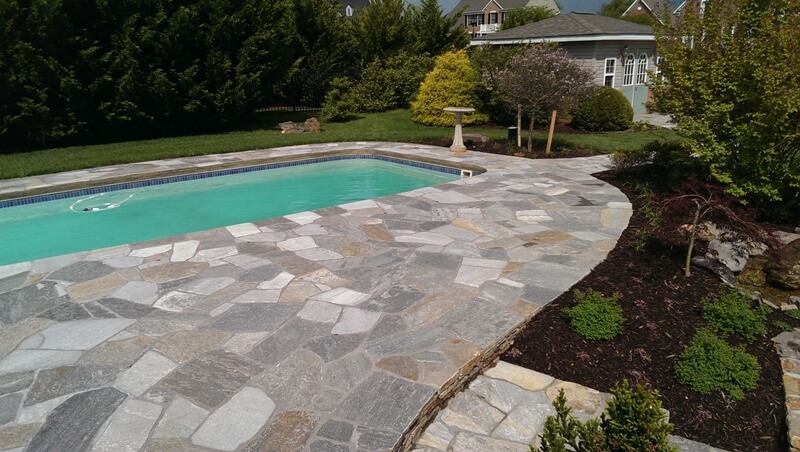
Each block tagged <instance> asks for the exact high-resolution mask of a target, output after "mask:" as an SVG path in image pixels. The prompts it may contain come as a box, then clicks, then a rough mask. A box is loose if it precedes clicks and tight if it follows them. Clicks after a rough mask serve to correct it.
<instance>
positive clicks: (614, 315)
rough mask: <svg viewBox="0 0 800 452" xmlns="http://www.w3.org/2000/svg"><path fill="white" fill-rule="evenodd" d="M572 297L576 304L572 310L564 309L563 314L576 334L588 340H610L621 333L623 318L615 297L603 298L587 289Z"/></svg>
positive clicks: (575, 293)
mask: <svg viewBox="0 0 800 452" xmlns="http://www.w3.org/2000/svg"><path fill="white" fill-rule="evenodd" d="M574 297H575V301H577V302H578V304H577V305H576V306H575V307H573V308H565V309H564V314H566V316H567V317H568V318H569V321H570V326H572V329H573V330H575V332H576V333H578V334H580V335H581V336H583V337H584V338H586V339H590V340H599V339H606V340H610V339H614V338H615V337H616V336H617V335H618V334H619V333H620V332H621V331H622V324H623V323H625V317H624V316H623V315H622V308H621V307H620V306H619V304H618V303H617V302H618V301H619V299H618V298H617V297H616V296H614V295H612V296H610V297H605V296H603V294H601V293H600V292H597V291H595V290H592V289H587V290H586V292H581V291H579V290H576V291H575V292H574Z"/></svg>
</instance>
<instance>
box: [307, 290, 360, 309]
mask: <svg viewBox="0 0 800 452" xmlns="http://www.w3.org/2000/svg"><path fill="white" fill-rule="evenodd" d="M369 297H370V295H369V294H367V293H362V292H358V291H355V290H352V289H348V288H346V287H337V288H335V289H331V290H328V291H326V292H323V293H321V294H319V295H314V296H313V297H312V299H314V300H319V301H327V302H328V303H333V304H338V305H344V306H355V305H358V304H360V303H361V302H363V301H365V300H367V299H369Z"/></svg>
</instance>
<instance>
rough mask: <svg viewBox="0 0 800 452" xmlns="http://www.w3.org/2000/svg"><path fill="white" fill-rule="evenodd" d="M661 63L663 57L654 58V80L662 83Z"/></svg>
mask: <svg viewBox="0 0 800 452" xmlns="http://www.w3.org/2000/svg"><path fill="white" fill-rule="evenodd" d="M662 61H664V57H656V79H657V80H661V81H664V75H663V74H662V73H661V62H662Z"/></svg>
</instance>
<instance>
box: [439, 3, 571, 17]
mask: <svg viewBox="0 0 800 452" xmlns="http://www.w3.org/2000/svg"><path fill="white" fill-rule="evenodd" d="M494 1H495V3H497V4H498V5H500V8H501V9H502V10H503V11H508V10H511V9H517V8H524V7H526V6H547V7H549V8H553V9H555V10H556V11H558V6H557V5H556V3H555V2H554V1H553V0H494ZM490 2H491V0H461V1H459V2H458V4H457V5H456V6H455V7H454V8H453V9H452V11H450V13H449V14H448V16H449V17H452V16H453V15H455V14H459V15H460V14H462V13H477V12H481V11H483V8H485V7H486V5H488V4H489V3H490Z"/></svg>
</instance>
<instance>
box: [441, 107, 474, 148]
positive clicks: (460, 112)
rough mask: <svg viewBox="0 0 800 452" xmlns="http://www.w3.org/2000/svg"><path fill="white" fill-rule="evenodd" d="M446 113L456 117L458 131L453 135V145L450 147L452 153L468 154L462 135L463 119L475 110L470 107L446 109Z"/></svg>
mask: <svg viewBox="0 0 800 452" xmlns="http://www.w3.org/2000/svg"><path fill="white" fill-rule="evenodd" d="M444 111H446V112H449V113H453V114H454V115H456V131H455V134H454V135H453V145H452V146H450V151H451V152H466V150H467V147H466V146H464V138H463V136H462V135H461V117H462V116H464V114H465V113H472V112H473V111H475V109H474V108H469V107H446V108H445V109H444Z"/></svg>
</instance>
